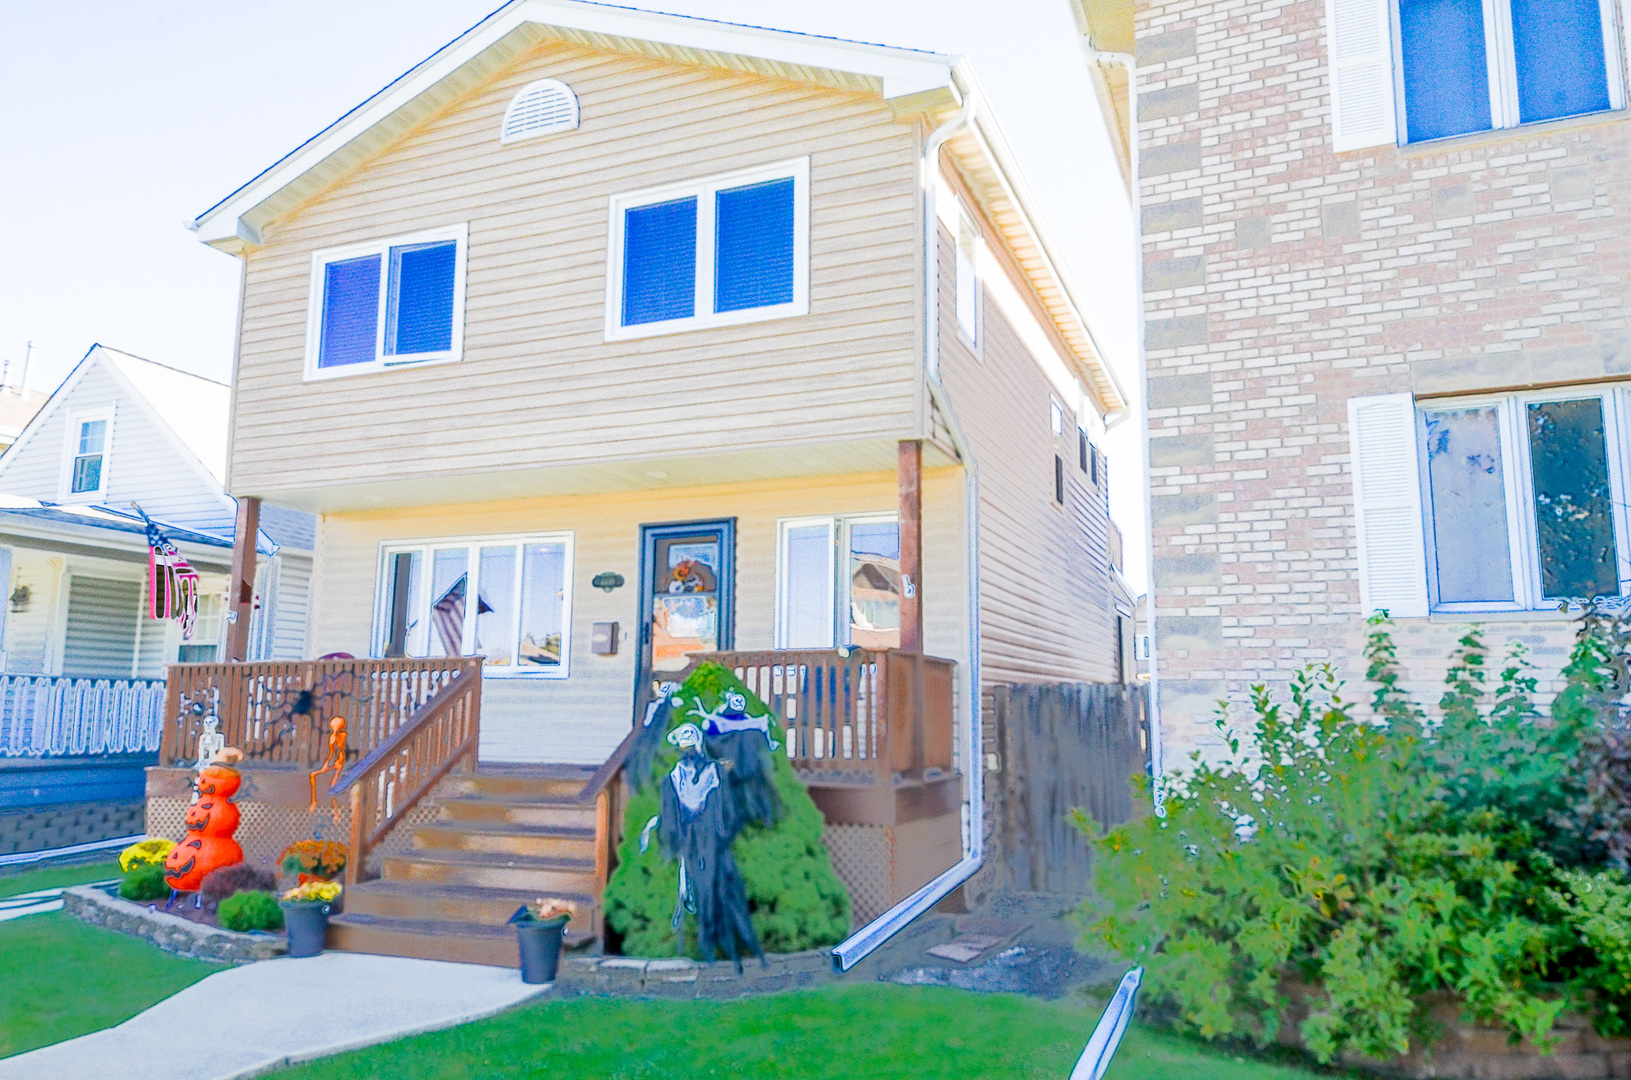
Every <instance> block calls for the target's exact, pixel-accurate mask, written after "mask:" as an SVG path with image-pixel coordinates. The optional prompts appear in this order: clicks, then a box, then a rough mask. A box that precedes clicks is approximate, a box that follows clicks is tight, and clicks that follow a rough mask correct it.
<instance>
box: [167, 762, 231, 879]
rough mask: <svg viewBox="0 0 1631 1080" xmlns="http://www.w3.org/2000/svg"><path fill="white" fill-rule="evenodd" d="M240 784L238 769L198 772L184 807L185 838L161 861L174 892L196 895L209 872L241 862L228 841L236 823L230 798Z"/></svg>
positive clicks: (215, 768)
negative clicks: (192, 795) (194, 788)
mask: <svg viewBox="0 0 1631 1080" xmlns="http://www.w3.org/2000/svg"><path fill="white" fill-rule="evenodd" d="M222 756H226V752H225V751H223V753H222ZM242 784H243V776H242V775H241V774H240V773H239V772H238V770H237V769H234V768H232V767H230V766H228V765H223V764H221V763H220V762H219V761H215V762H211V763H210V764H209V765H206V766H205V767H204V768H203V769H202V770H201V771H200V772H199V774H198V797H197V798H196V799H194V800H193V804H192V805H191V806H189V807H188V808H187V816H186V826H187V837H186V839H184V840H183V841H181V843H179V844H177V845H176V846H175V847H173V848H171V849H170V853H169V855H167V856H166V857H165V860H164V880H165V883H166V884H168V885H169V886H170V888H171V889H172V890H174V893H182V892H197V891H198V888H199V886H201V885H202V884H203V883H204V877H205V875H207V874H209V873H210V872H211V871H214V870H219V869H221V868H222V867H223V866H233V865H235V864H237V863H241V862H243V861H244V849H243V848H242V847H240V846H238V841H236V840H234V839H233V838H232V837H233V834H234V833H236V832H237V831H238V821H239V812H238V807H237V804H235V803H234V802H233V801H232V796H233V795H235V794H237V792H238V788H239V787H240V786H241V785H242ZM174 893H172V895H171V902H172V903H174V900H175V898H174Z"/></svg>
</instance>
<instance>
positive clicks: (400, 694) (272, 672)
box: [159, 657, 481, 769]
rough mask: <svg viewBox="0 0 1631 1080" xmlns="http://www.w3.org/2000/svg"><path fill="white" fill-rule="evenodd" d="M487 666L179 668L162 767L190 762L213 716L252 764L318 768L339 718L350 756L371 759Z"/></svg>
mask: <svg viewBox="0 0 1631 1080" xmlns="http://www.w3.org/2000/svg"><path fill="white" fill-rule="evenodd" d="M480 666H481V661H480V659H479V658H475V657H451V658H448V659H440V660H420V659H413V658H405V659H394V660H367V659H364V660H304V661H295V662H277V661H268V662H259V663H228V664H172V665H170V673H169V679H168V683H167V692H166V700H165V709H164V719H165V722H164V730H163V735H162V739H161V740H160V744H159V764H160V765H182V764H187V763H190V762H192V761H193V760H194V759H195V757H196V754H197V747H198V736H199V735H200V734H201V733H202V732H203V730H204V718H205V717H206V716H209V715H212V714H213V715H214V716H216V717H218V718H219V719H220V724H221V726H220V731H221V734H222V735H223V736H225V737H226V744H227V745H228V746H235V747H237V748H238V749H240V750H242V751H243V752H244V758H245V760H247V761H249V762H253V763H255V764H259V765H269V766H273V767H278V766H282V767H286V768H305V769H309V768H314V767H315V766H316V764H317V763H318V762H320V761H322V760H323V758H324V754H325V751H326V749H327V745H328V720H329V718H330V717H334V716H343V717H345V721H346V734H347V737H348V739H349V743H350V749H351V751H352V752H353V753H354V754H356V755H358V756H366V755H367V754H369V753H370V752H371V751H373V750H374V749H375V748H376V747H378V746H380V745H382V744H383V743H384V742H385V741H386V740H388V739H390V738H391V736H392V735H393V734H395V732H396V731H397V730H398V729H400V728H401V727H403V726H404V725H405V724H406V723H407V722H408V720H409V718H410V717H413V716H414V715H415V713H416V712H417V711H418V710H420V709H421V708H422V707H423V706H425V705H426V704H427V703H428V702H429V701H431V700H432V699H433V698H434V697H435V696H436V695H437V694H438V693H439V692H440V691H441V690H442V689H443V688H445V687H446V686H448V685H449V684H450V683H451V682H453V680H454V679H455V678H457V677H458V676H460V675H461V674H465V673H469V672H471V671H475V670H478V669H479V668H480Z"/></svg>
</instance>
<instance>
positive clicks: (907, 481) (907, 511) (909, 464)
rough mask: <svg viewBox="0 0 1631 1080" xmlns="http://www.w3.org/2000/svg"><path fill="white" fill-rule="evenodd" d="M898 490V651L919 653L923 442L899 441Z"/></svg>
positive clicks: (920, 639)
mask: <svg viewBox="0 0 1631 1080" xmlns="http://www.w3.org/2000/svg"><path fill="white" fill-rule="evenodd" d="M896 477H897V486H898V487H899V489H900V577H901V597H900V647H901V651H903V652H922V651H923V442H922V440H921V439H902V440H901V442H900V455H899V459H898V464H897V467H896Z"/></svg>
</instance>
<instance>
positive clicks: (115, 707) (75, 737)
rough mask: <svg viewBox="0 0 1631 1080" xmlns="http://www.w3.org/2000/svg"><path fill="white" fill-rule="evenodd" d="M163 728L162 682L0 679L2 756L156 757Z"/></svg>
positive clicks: (35, 677) (51, 677)
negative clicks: (155, 753)
mask: <svg viewBox="0 0 1631 1080" xmlns="http://www.w3.org/2000/svg"><path fill="white" fill-rule="evenodd" d="M163 726H164V683H163V682H161V681H159V680H157V679H73V678H68V677H66V676H56V675H0V757H54V756H59V755H81V754H151V753H152V752H153V751H155V750H157V749H158V748H159V733H160V729H161V728H162V727H163Z"/></svg>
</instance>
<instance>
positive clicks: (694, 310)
mask: <svg viewBox="0 0 1631 1080" xmlns="http://www.w3.org/2000/svg"><path fill="white" fill-rule="evenodd" d="M809 186H810V160H809V158H800V159H798V160H796V161H790V162H782V163H781V164H778V165H768V166H764V167H762V168H758V169H751V170H746V171H743V172H739V173H732V174H730V175H728V176H721V177H715V178H712V179H709V180H702V181H693V182H689V183H685V184H675V185H670V186H667V187H663V188H654V189H651V190H648V191H642V192H636V193H634V194H630V195H619V196H616V197H614V198H613V199H612V207H611V215H612V216H611V234H612V242H611V266H610V267H609V268H608V273H607V275H606V278H607V281H606V338H607V340H608V341H615V340H620V339H624V338H634V337H649V336H652V335H655V334H668V333H674V332H676V331H681V330H697V329H702V328H705V327H713V326H734V325H737V324H740V323H748V322H759V321H762V320H765V319H777V318H784V317H786V316H790V315H803V314H805V313H806V312H808V311H809V309H810V299H809V291H810V269H809V264H810V212H809V207H810V192H809Z"/></svg>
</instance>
